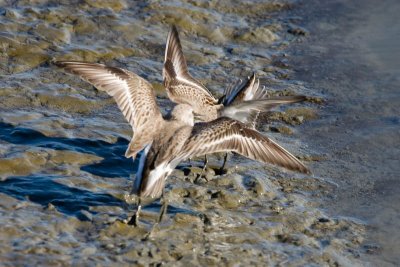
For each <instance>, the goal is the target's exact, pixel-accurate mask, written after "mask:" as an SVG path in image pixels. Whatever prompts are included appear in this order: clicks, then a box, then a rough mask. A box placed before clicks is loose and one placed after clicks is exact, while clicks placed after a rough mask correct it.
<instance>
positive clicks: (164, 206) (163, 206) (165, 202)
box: [144, 189, 168, 240]
mask: <svg viewBox="0 0 400 267" xmlns="http://www.w3.org/2000/svg"><path fill="white" fill-rule="evenodd" d="M160 203H161V209H160V214H159V215H158V219H157V222H156V223H155V224H154V225H153V227H152V228H151V230H150V232H148V233H147V234H146V236H145V237H144V240H147V239H148V238H149V237H150V236H151V234H152V233H153V231H154V229H155V228H156V227H157V226H158V225H159V224H160V223H161V221H162V219H163V218H164V214H165V213H167V208H168V200H167V198H166V197H165V194H164V189H163V191H162V194H161V199H160Z"/></svg>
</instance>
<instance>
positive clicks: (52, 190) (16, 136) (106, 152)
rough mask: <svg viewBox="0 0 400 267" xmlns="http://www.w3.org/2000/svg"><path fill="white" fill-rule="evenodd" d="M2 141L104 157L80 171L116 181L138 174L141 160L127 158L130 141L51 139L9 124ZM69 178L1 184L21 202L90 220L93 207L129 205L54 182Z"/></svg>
mask: <svg viewBox="0 0 400 267" xmlns="http://www.w3.org/2000/svg"><path fill="white" fill-rule="evenodd" d="M0 141H6V142H8V143H11V144H16V145H26V146H32V147H42V148H48V149H54V150H68V151H76V152H80V153H87V154H93V155H96V156H98V157H101V158H103V160H101V161H100V162H97V163H93V164H88V165H84V166H81V167H80V169H81V170H83V171H85V172H88V173H91V174H93V175H96V176H101V177H107V178H116V177H125V178H127V179H129V177H130V175H131V174H133V173H135V170H136V169H137V164H138V160H135V161H132V159H127V158H126V157H125V156H124V154H125V150H126V148H127V146H128V144H129V142H128V140H126V139H123V138H118V139H117V141H116V142H115V143H108V142H106V141H103V140H91V139H84V138H66V137H49V136H46V135H44V134H43V133H41V132H39V131H36V130H33V129H29V128H24V127H19V126H14V125H12V124H9V123H5V122H0ZM56 178H65V177H60V176H57V175H52V174H32V175H28V176H18V177H16V176H14V177H8V178H7V179H6V180H4V181H0V192H1V193H4V194H7V195H9V196H12V197H14V198H16V199H19V200H27V199H28V200H30V201H32V202H34V203H38V204H40V205H42V206H44V207H47V206H49V204H52V205H53V206H54V207H55V208H56V209H57V210H58V211H59V212H62V213H64V214H66V215H71V216H76V217H77V218H78V219H80V220H87V219H88V218H87V216H86V215H85V214H84V213H85V212H84V213H82V211H89V212H90V213H91V214H94V213H95V212H93V211H90V209H89V208H90V207H91V206H120V207H124V206H125V207H126V203H125V202H124V201H122V200H120V199H117V198H115V197H114V196H112V195H110V194H103V193H94V192H91V191H88V190H86V189H81V188H75V187H69V186H67V185H64V184H61V183H59V182H57V181H54V179H56ZM146 209H147V210H152V211H155V212H156V211H158V210H159V209H160V204H159V203H157V202H155V203H152V204H149V205H147V206H146ZM178 212H179V213H187V212H190V211H188V210H184V209H181V208H176V207H171V206H170V207H169V210H168V213H178Z"/></svg>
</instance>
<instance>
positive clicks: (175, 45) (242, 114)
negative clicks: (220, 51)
mask: <svg viewBox="0 0 400 267" xmlns="http://www.w3.org/2000/svg"><path fill="white" fill-rule="evenodd" d="M163 78H164V86H165V89H166V91H167V94H168V97H169V98H170V99H171V100H172V101H173V102H175V103H178V104H188V105H190V106H192V107H193V111H194V113H195V115H196V117H197V118H199V119H200V121H205V122H207V121H211V120H215V119H216V118H219V117H224V116H227V117H230V118H232V119H236V120H239V121H241V122H243V123H246V124H247V125H248V126H250V127H253V128H254V127H255V123H256V119H257V117H258V114H259V113H260V112H262V111H267V110H270V109H271V108H273V107H275V106H277V105H279V104H286V103H294V102H300V101H304V99H305V97H303V96H295V97H274V98H266V96H267V91H266V89H265V88H260V86H259V85H260V82H259V80H258V79H256V76H255V74H253V75H252V76H251V77H249V78H248V79H247V80H245V81H244V82H239V83H237V84H236V85H235V86H233V87H230V88H228V89H227V90H225V92H224V96H223V97H222V98H220V99H219V100H217V99H215V98H214V96H213V95H212V94H211V93H210V91H209V90H208V89H207V88H206V87H205V86H204V85H203V84H201V83H200V82H199V81H198V80H196V79H195V78H193V77H192V76H191V75H190V74H189V71H188V67H187V64H186V59H185V56H184V54H183V51H182V46H181V43H180V40H179V35H178V31H177V29H176V27H175V26H172V27H171V30H170V32H169V34H168V37H167V44H166V48H165V58H164V68H163ZM228 109H229V110H228Z"/></svg>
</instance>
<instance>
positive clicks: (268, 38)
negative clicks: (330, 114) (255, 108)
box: [0, 0, 367, 266]
mask: <svg viewBox="0 0 400 267" xmlns="http://www.w3.org/2000/svg"><path fill="white" fill-rule="evenodd" d="M71 3H72V4H71ZM307 8H308V6H307V5H305V4H304V3H302V2H299V1H290V2H279V1H271V2H269V1H255V2H254V3H250V4H245V7H243V5H238V4H236V2H234V1H232V2H229V3H228V4H226V5H221V4H219V3H217V2H207V1H204V2H203V1H191V2H190V3H183V2H180V1H173V2H169V3H168V4H160V3H156V2H145V3H136V2H125V1H112V2H110V1H89V0H87V1H78V2H74V1H71V2H68V3H65V4H56V3H54V2H51V1H49V2H46V1H42V2H38V3H33V4H32V3H29V2H28V1H17V2H13V3H12V4H11V3H10V4H5V5H3V6H2V7H1V9H0V15H1V17H0V20H1V22H2V24H1V25H0V26H1V28H0V42H1V48H2V50H1V54H0V56H1V61H0V62H1V63H0V71H1V80H0V120H1V121H0V177H1V181H0V195H1V197H0V214H1V216H0V225H1V226H2V228H3V231H2V233H1V234H0V240H1V243H0V260H1V262H2V263H3V264H4V265H8V266H21V265H24V264H26V263H27V262H29V263H30V264H32V265H52V266H53V265H60V266H68V265H75V264H79V263H82V262H85V264H86V265H88V266H92V265H107V264H120V265H129V264H132V265H149V264H154V265H158V264H167V265H182V266H187V265H235V264H237V263H240V264H241V265H249V264H251V265H258V266H264V265H285V266H286V265H289V266H304V265H318V266H337V265H340V266H357V265H363V263H364V258H363V255H364V253H365V247H363V244H364V242H365V238H366V231H367V229H366V228H367V225H366V223H365V222H363V221H360V220H358V219H356V218H353V217H352V216H349V217H342V216H340V215H339V214H338V213H336V214H335V213H331V212H326V211H325V210H323V208H322V205H321V203H323V202H324V201H325V200H326V199H327V198H328V199H329V198H330V199H333V198H335V194H336V192H337V187H338V186H340V185H338V184H337V183H336V182H335V181H334V180H333V179H330V178H327V177H326V176H325V175H320V174H321V173H318V171H316V175H314V176H302V175H298V174H295V173H291V172H285V171H282V170H280V169H277V168H274V167H272V166H269V165H261V164H258V163H256V162H252V161H249V160H246V159H243V158H241V157H236V156H235V157H232V158H231V160H230V162H229V169H228V172H227V173H226V174H224V175H216V174H215V169H216V168H217V167H216V166H218V164H220V162H221V159H220V158H217V157H212V158H211V165H210V166H211V168H209V169H208V170H207V172H208V173H207V175H208V176H207V177H209V178H210V180H211V181H210V182H208V183H205V181H203V180H200V181H197V182H195V179H194V178H195V176H196V174H197V173H198V172H199V166H201V159H197V160H195V161H194V162H191V163H190V164H189V163H182V164H181V165H180V166H179V167H178V168H177V169H176V170H175V171H174V173H173V175H172V176H171V178H170V179H169V181H168V182H167V192H168V193H167V194H168V199H169V202H170V208H169V210H168V216H167V219H166V220H165V221H164V222H163V223H162V224H161V225H160V226H159V228H158V229H157V231H156V234H155V235H154V237H153V238H152V239H150V240H148V241H143V240H142V238H143V236H144V235H145V233H146V232H147V231H148V230H149V229H150V227H151V225H152V224H153V223H154V221H155V219H156V216H157V212H158V210H159V208H160V205H159V203H158V202H155V203H153V204H151V205H149V206H147V207H146V208H145V209H144V216H143V218H142V220H143V221H142V225H141V227H140V228H132V227H129V226H127V225H125V224H123V223H121V222H120V221H121V220H123V219H125V218H127V217H128V215H130V214H131V213H132V212H133V210H134V207H133V206H132V205H129V204H128V203H126V202H125V199H126V197H127V195H126V194H127V193H128V192H129V191H130V187H131V185H132V179H131V178H132V176H133V174H134V171H135V170H136V166H137V162H134V163H132V161H131V160H127V159H125V158H124V157H123V155H124V151H125V149H126V145H127V144H128V140H129V138H130V135H131V132H130V129H129V126H128V124H127V123H126V122H125V121H124V118H123V117H122V115H121V114H120V111H119V110H118V109H117V107H116V105H115V104H114V102H113V101H112V99H110V98H109V97H108V96H106V95H105V94H102V93H100V92H98V91H96V90H94V89H93V88H92V87H91V86H90V85H88V84H86V83H84V82H82V81H80V80H79V79H78V78H76V77H73V76H69V75H65V74H64V73H63V72H61V71H59V70H57V69H56V68H53V67H52V66H51V65H50V63H49V62H50V60H51V59H52V58H56V59H58V60H61V59H74V60H85V61H92V62H102V63H106V64H110V65H113V66H119V67H123V68H127V69H129V70H131V71H134V72H136V73H138V74H139V75H142V76H143V77H145V78H146V79H148V80H149V81H151V83H152V84H153V86H154V87H155V89H156V91H157V101H158V103H159V104H160V106H161V107H162V109H163V111H166V110H167V109H169V108H170V107H171V105H170V103H169V102H168V101H167V100H166V95H165V92H163V89H162V86H161V69H162V62H163V55H164V45H165V38H166V34H167V31H168V29H169V24H171V23H174V24H176V25H177V26H178V28H179V29H180V31H181V39H182V40H183V42H182V43H183V47H184V53H185V54H186V55H187V57H188V63H189V66H190V70H191V72H192V73H193V74H194V76H195V77H198V78H200V80H201V81H202V82H204V84H205V85H207V86H208V87H209V88H210V90H211V91H212V92H213V93H214V94H215V95H219V94H221V93H222V91H223V88H224V86H226V85H227V84H229V83H231V82H233V81H234V79H235V78H236V77H243V76H247V75H249V74H250V73H251V72H252V71H254V70H255V71H256V72H257V74H258V75H259V76H260V77H261V78H262V83H263V84H265V85H266V86H267V87H268V88H270V92H271V95H282V94H283V95H290V94H305V95H308V96H310V98H309V100H308V101H307V102H306V103H304V104H303V103H302V104H296V105H293V106H290V107H287V108H283V109H280V110H276V111H275V112H273V113H272V114H268V115H265V116H263V121H262V123H261V126H260V129H261V131H262V132H263V133H265V134H267V135H268V136H270V137H271V138H273V139H274V140H277V141H278V142H280V143H282V144H284V146H285V147H286V148H288V149H289V150H290V151H295V154H296V155H298V156H299V157H300V158H301V159H302V160H304V161H305V162H306V163H307V164H308V165H309V166H310V167H311V169H312V170H313V171H314V169H315V170H317V169H318V168H320V166H321V165H320V164H321V162H329V161H328V160H327V156H326V154H325V151H321V150H319V148H318V147H316V146H314V145H312V142H313V138H307V135H304V132H305V130H306V129H307V128H308V127H310V126H311V127H314V126H313V125H315V124H318V123H320V121H321V119H323V118H324V117H323V116H324V113H323V112H322V110H323V109H324V107H325V105H326V104H325V98H327V97H328V95H327V94H326V93H325V92H322V91H318V90H315V88H312V87H310V86H309V85H307V84H306V83H305V82H304V80H305V79H304V80H303V79H297V78H296V77H295V75H294V74H295V67H294V66H296V65H291V64H290V61H289V59H290V58H291V57H292V55H291V54H290V53H288V52H289V51H290V49H291V48H292V47H294V46H295V44H296V43H301V42H304V41H305V40H308V39H309V36H312V35H310V34H311V33H312V32H311V31H310V30H309V29H308V28H307V27H303V26H304V25H303V24H304V23H303V22H302V17H301V16H300V17H298V16H296V15H295V13H296V12H297V11H298V10H302V9H307ZM210 29H212V30H210ZM302 64H304V63H302ZM330 167H332V166H324V168H326V169H328V170H329V169H330ZM332 171H333V170H332ZM360 258H361V259H360Z"/></svg>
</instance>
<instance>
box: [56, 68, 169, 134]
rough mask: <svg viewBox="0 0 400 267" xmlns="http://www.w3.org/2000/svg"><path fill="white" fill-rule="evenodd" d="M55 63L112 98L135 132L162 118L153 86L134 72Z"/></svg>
mask: <svg viewBox="0 0 400 267" xmlns="http://www.w3.org/2000/svg"><path fill="white" fill-rule="evenodd" d="M54 64H55V65H57V66H59V67H62V68H64V70H65V71H67V72H69V73H72V74H76V75H79V76H80V77H81V78H82V79H84V80H86V81H87V82H89V83H91V84H93V85H94V86H95V87H96V88H97V89H99V90H100V91H105V92H106V93H107V94H109V95H110V96H112V97H113V98H114V99H115V101H116V102H117V105H118V107H119V108H120V110H121V111H122V113H123V114H124V116H125V118H126V119H127V121H128V122H129V123H130V125H131V126H132V128H133V130H134V131H136V130H137V129H144V128H146V127H147V125H149V124H151V123H154V121H155V119H162V115H161V112H160V109H159V107H158V106H157V103H156V101H155V94H154V90H153V87H152V86H151V84H150V83H149V82H147V81H146V80H145V79H143V78H141V77H140V76H138V75H136V74H135V73H132V72H129V71H127V70H124V69H120V68H115V67H109V66H105V65H103V64H96V63H86V62H75V61H56V62H54Z"/></svg>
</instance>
